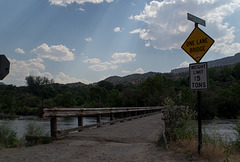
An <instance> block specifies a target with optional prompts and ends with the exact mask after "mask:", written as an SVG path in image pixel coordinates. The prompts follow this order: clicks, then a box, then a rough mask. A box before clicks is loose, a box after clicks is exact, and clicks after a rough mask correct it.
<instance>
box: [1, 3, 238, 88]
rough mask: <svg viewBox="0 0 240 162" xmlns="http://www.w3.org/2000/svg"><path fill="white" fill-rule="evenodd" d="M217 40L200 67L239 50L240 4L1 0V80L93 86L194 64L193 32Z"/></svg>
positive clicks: (19, 82) (7, 82) (18, 82)
mask: <svg viewBox="0 0 240 162" xmlns="http://www.w3.org/2000/svg"><path fill="white" fill-rule="evenodd" d="M187 13H191V14H192V15H195V16H197V17H199V18H201V19H204V20H205V21H206V27H204V26H201V25H199V28H200V29H202V30H203V31H204V32H205V33H207V34H208V35H209V36H210V37H211V38H213V39H214V40H215V43H214V44H213V46H212V47H211V48H210V49H209V51H208V52H207V53H206V54H205V56H204V57H203V58H202V60H201V62H204V61H210V60H215V59H220V58H223V57H227V56H233V55H235V54H236V53H238V52H240V37H239V36H240V30H239V27H240V21H239V18H240V1H239V0H227V1H226V0H162V1H161V0H159V1H156V0H152V1H151V0H21V1H20V0H0V53H1V54H4V55H6V57H7V58H8V59H9V61H10V73H9V74H8V76H6V77H5V78H4V79H3V80H2V82H3V83H5V84H13V85H16V86H25V85H26V81H25V77H26V76H29V75H33V76H45V77H48V78H49V79H53V80H54V81H55V82H56V83H62V84H66V83H75V82H82V83H85V84H91V83H94V82H98V81H100V80H103V79H105V78H107V77H109V76H126V75H130V74H134V73H140V74H142V73H147V72H151V71H153V72H161V73H165V72H170V71H171V70H172V69H175V68H179V67H187V66H188V65H189V63H194V62H195V61H194V60H193V59H192V58H191V57H190V56H189V55H188V54H186V53H185V52H184V50H182V49H181V46H182V44H183V43H184V42H185V40H186V39H187V38H188V36H189V34H190V33H191V32H192V30H193V29H194V23H193V22H192V21H189V20H187Z"/></svg>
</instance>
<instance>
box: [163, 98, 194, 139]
mask: <svg viewBox="0 0 240 162" xmlns="http://www.w3.org/2000/svg"><path fill="white" fill-rule="evenodd" d="M173 105H174V102H173V101H172V100H171V99H170V98H166V99H165V100H164V106H165V107H166V108H167V109H168V120H167V121H166V122H165V132H166V136H167V140H168V141H174V142H176V140H177V139H182V138H189V139H190V138H192V137H193V135H196V129H195V126H194V124H192V123H191V121H192V120H193V119H195V117H196V112H195V111H194V110H192V109H190V108H189V106H186V107H185V106H180V107H174V106H173Z"/></svg>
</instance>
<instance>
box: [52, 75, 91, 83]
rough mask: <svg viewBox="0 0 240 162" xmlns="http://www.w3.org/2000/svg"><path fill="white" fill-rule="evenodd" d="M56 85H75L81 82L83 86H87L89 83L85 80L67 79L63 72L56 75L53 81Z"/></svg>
mask: <svg viewBox="0 0 240 162" xmlns="http://www.w3.org/2000/svg"><path fill="white" fill-rule="evenodd" d="M54 80H55V82H56V83H61V84H66V83H76V82H81V83H85V84H89V83H90V82H89V81H88V80H86V79H77V78H74V77H69V76H68V75H66V74H65V73H63V72H60V73H59V74H58V75H56V78H55V79H54Z"/></svg>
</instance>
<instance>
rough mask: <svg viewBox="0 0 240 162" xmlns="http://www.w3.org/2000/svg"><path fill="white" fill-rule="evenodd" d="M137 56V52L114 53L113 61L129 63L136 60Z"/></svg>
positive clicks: (115, 62)
mask: <svg viewBox="0 0 240 162" xmlns="http://www.w3.org/2000/svg"><path fill="white" fill-rule="evenodd" d="M135 57H136V54H135V53H129V52H126V53H114V54H113V55H112V58H113V59H114V61H112V63H114V64H117V63H122V64H124V63H127V62H131V61H135Z"/></svg>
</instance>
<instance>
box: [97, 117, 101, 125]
mask: <svg viewBox="0 0 240 162" xmlns="http://www.w3.org/2000/svg"><path fill="white" fill-rule="evenodd" d="M97 123H98V124H100V123H101V114H98V115H97ZM98 127H100V126H98Z"/></svg>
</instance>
